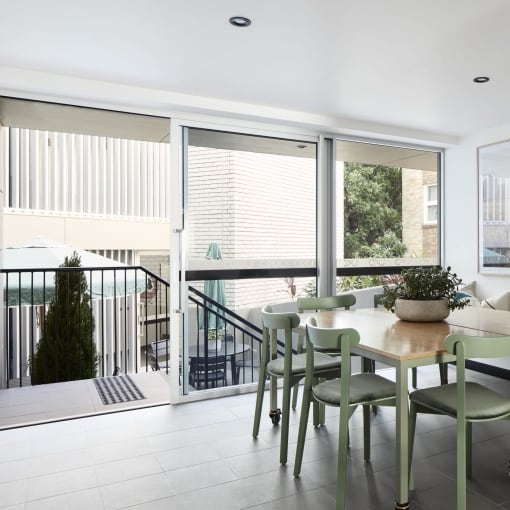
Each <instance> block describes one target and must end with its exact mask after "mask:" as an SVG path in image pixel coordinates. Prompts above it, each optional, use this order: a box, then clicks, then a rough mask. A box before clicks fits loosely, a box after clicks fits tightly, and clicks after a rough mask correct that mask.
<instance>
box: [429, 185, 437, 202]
mask: <svg viewBox="0 0 510 510" xmlns="http://www.w3.org/2000/svg"><path fill="white" fill-rule="evenodd" d="M427 192H428V201H429V202H437V186H427Z"/></svg>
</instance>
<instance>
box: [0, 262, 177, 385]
mask: <svg viewBox="0 0 510 510" xmlns="http://www.w3.org/2000/svg"><path fill="white" fill-rule="evenodd" d="M76 272H79V273H82V274H83V275H85V277H86V280H87V290H86V291H85V292H84V294H87V295H88V296H89V297H88V298H86V300H90V301H89V303H90V308H91V310H92V316H93V318H94V323H95V327H94V329H93V333H92V338H91V340H92V341H93V343H94V344H95V348H96V351H97V354H98V365H97V373H96V376H98V377H106V376H111V375H117V374H120V373H138V372H141V371H144V372H145V371H149V370H152V369H153V367H152V365H151V364H150V360H149V359H148V357H147V353H148V352H149V351H150V343H151V339H152V338H162V337H165V336H168V334H169V322H170V315H169V310H170V307H169V284H168V282H166V281H165V280H163V279H162V278H160V277H159V276H158V275H156V274H154V273H152V272H151V271H148V270H147V269H145V268H143V267H141V266H122V267H119V268H116V267H111V266H109V267H61V268H58V269H55V268H34V269H2V270H0V273H1V274H3V281H4V287H3V290H4V321H3V327H4V331H3V339H4V346H3V347H4V355H5V356H4V357H5V360H6V363H5V365H6V368H5V369H6V377H5V378H6V379H7V380H6V381H4V385H6V386H7V387H11V386H26V385H27V384H30V380H31V377H30V359H33V356H34V352H35V351H36V349H37V345H38V343H39V341H40V340H41V338H43V337H44V333H45V322H46V321H45V318H46V317H47V314H48V310H49V308H50V306H55V303H56V302H57V300H58V297H57V296H58V295H59V294H57V293H56V292H55V281H56V276H57V275H66V276H64V277H63V278H62V277H60V278H59V282H60V283H59V285H62V282H66V281H70V280H71V278H70V275H71V274H73V273H76ZM66 295H67V296H69V297H68V298H67V299H68V300H69V301H70V300H71V299H76V297H77V296H74V297H73V298H72V297H71V294H70V293H69V292H67V293H66ZM79 299H80V300H82V299H83V295H82V296H80V297H79ZM52 303H53V305H52ZM61 310H63V311H61V312H60V315H59V318H58V320H59V321H64V322H65V323H67V324H68V325H69V324H70V320H71V310H72V307H71V306H70V302H69V303H67V304H65V305H63V306H62V307H61ZM66 310H68V313H67V314H66ZM80 313H81V312H80ZM72 320H73V321H76V320H78V321H79V320H80V317H78V318H77V317H73V318H72ZM55 327H56V326H55ZM68 330H69V331H70V330H71V328H70V327H68ZM69 334H70V333H69ZM78 334H79V333H78ZM69 354H70V353H69ZM59 359H61V358H59ZM69 359H70V358H68V360H69ZM66 363H67V364H68V365H69V363H70V361H66ZM66 363H63V365H64V366H62V367H59V369H60V370H61V371H62V372H63V373H65V372H66V371H67V372H69V366H66ZM78 375H79V374H78ZM73 377H74V376H73ZM75 378H76V377H75ZM77 378H79V377H77Z"/></svg>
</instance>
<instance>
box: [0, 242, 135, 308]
mask: <svg viewBox="0 0 510 510" xmlns="http://www.w3.org/2000/svg"><path fill="white" fill-rule="evenodd" d="M74 252H76V253H77V254H78V256H79V257H80V258H81V267H83V268H110V267H111V268H112V269H106V270H105V271H103V273H102V275H101V272H99V271H92V272H91V271H87V270H84V274H85V277H86V278H87V282H88V286H89V292H90V295H91V297H92V299H97V298H101V297H113V296H124V295H125V294H127V295H129V294H133V293H136V292H141V291H142V290H145V275H144V273H143V271H140V270H134V269H128V270H126V271H124V270H123V268H124V267H128V266H126V265H125V264H122V263H121V262H117V261H115V260H112V259H109V258H106V257H102V256H100V255H96V254H94V253H90V252H88V251H85V250H82V249H79V248H75V247H73V246H71V245H67V244H62V243H59V242H57V241H51V240H49V239H46V238H45V237H43V236H37V237H35V238H34V239H31V240H30V241H26V242H24V243H21V244H18V245H15V246H11V247H8V248H6V249H4V250H3V269H19V270H23V269H27V270H28V269H32V270H34V272H33V273H32V272H29V271H27V272H23V273H21V281H20V278H19V276H18V273H11V274H10V275H9V280H8V286H9V292H8V295H7V296H5V298H6V302H7V304H8V306H17V305H18V304H22V305H42V304H45V303H48V302H49V301H50V300H51V299H52V298H53V296H54V295H55V286H54V273H52V272H47V273H43V272H41V271H37V269H52V268H58V267H59V266H60V265H61V264H63V263H64V259H65V258H66V257H72V255H73V253H74ZM113 268H117V270H113ZM6 281H7V275H4V286H5V285H6ZM4 295H5V290H4ZM20 297H21V300H20Z"/></svg>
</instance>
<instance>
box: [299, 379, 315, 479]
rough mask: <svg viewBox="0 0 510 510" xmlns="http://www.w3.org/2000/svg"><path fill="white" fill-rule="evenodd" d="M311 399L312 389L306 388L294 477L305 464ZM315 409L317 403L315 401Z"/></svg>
mask: <svg viewBox="0 0 510 510" xmlns="http://www.w3.org/2000/svg"><path fill="white" fill-rule="evenodd" d="M310 399H311V388H307V387H306V386H305V387H304V388H303V402H302V403H301V416H300V418H299V432H298V440H297V445H296V460H295V462H294V476H299V473H301V465H302V463H303V451H304V449H305V439H306V428H307V426H308V417H309V416H310ZM313 405H314V407H315V406H316V405H317V402H316V401H314V403H313Z"/></svg>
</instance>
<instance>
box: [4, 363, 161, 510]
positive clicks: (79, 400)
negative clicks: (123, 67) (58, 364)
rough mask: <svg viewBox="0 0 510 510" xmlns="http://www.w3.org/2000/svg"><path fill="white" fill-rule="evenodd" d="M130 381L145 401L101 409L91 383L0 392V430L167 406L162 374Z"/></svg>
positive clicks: (12, 389) (84, 381)
mask: <svg viewBox="0 0 510 510" xmlns="http://www.w3.org/2000/svg"><path fill="white" fill-rule="evenodd" d="M130 377H131V378H132V379H133V381H134V382H135V383H136V385H137V386H138V387H139V388H140V390H141V391H142V393H143V394H144V396H145V397H146V398H145V399H143V400H134V401H132V402H123V403H119V404H109V405H104V404H103V402H102V401H101V398H100V397H99V394H98V392H97V390H96V387H95V385H94V382H93V379H85V380H83V381H70V382H64V383H56V384H41V385H39V386H23V387H22V388H9V389H7V390H0V430H2V429H4V428H10V427H13V426H21V425H29V424H34V423H44V422H48V421H55V420H61V419H66V418H76V417H79V416H90V415H95V414H102V413H109V412H112V411H119V410H125V409H130V408H139V407H146V406H152V405H157V404H168V403H169V401H170V386H169V381H168V376H167V375H166V374H165V373H164V372H163V371H157V372H152V371H151V372H142V373H139V374H132V375H131V376H130ZM0 508H1V503H0Z"/></svg>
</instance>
